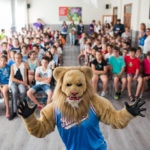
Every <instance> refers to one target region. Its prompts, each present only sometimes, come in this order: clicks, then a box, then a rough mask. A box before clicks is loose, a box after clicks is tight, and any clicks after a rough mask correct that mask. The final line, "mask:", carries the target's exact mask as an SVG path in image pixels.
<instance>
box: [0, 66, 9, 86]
mask: <svg viewBox="0 0 150 150" xmlns="http://www.w3.org/2000/svg"><path fill="white" fill-rule="evenodd" d="M9 76H10V67H9V66H8V65H6V66H5V67H4V68H0V84H2V85H4V84H8V82H9Z"/></svg>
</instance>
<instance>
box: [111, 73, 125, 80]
mask: <svg viewBox="0 0 150 150" xmlns="http://www.w3.org/2000/svg"><path fill="white" fill-rule="evenodd" d="M116 76H118V74H117V73H114V74H113V79H114V78H115V77H116ZM126 77H127V75H126V73H125V72H124V73H123V74H122V76H121V77H120V78H126Z"/></svg>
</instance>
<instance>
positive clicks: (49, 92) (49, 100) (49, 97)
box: [46, 90, 53, 104]
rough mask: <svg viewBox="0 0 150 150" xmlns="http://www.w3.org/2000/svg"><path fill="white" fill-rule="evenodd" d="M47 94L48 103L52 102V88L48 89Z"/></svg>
mask: <svg viewBox="0 0 150 150" xmlns="http://www.w3.org/2000/svg"><path fill="white" fill-rule="evenodd" d="M46 94H47V104H48V103H50V102H52V99H51V98H52V94H53V93H52V90H48V91H46Z"/></svg>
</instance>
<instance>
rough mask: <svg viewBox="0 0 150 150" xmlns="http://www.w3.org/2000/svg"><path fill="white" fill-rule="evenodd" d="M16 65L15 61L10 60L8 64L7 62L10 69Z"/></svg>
mask: <svg viewBox="0 0 150 150" xmlns="http://www.w3.org/2000/svg"><path fill="white" fill-rule="evenodd" d="M14 63H15V61H14V60H12V59H10V60H8V62H7V64H8V66H10V67H11V66H12V65H13V64H14Z"/></svg>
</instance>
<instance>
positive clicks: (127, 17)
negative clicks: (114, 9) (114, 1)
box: [124, 4, 132, 29]
mask: <svg viewBox="0 0 150 150" xmlns="http://www.w3.org/2000/svg"><path fill="white" fill-rule="evenodd" d="M131 16H132V4H127V5H125V6H124V25H125V27H128V28H129V29H130V27H131Z"/></svg>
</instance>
